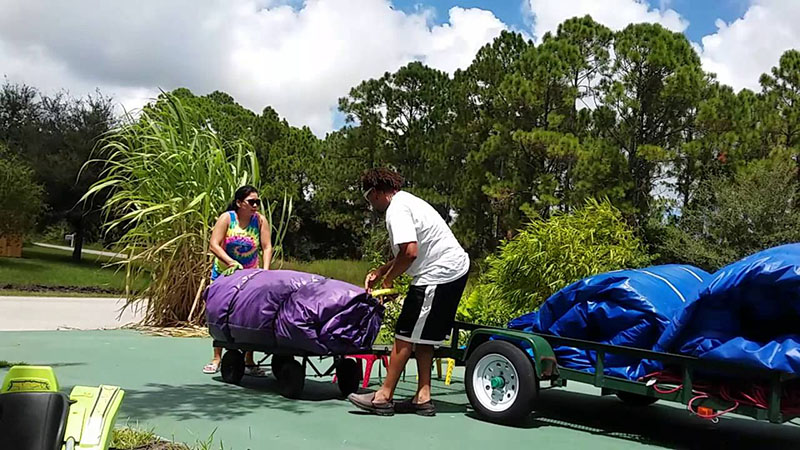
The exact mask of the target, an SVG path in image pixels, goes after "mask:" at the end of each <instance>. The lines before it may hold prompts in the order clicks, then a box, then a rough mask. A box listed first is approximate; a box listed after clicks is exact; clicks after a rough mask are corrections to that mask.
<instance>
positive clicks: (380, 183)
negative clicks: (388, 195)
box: [361, 167, 405, 192]
mask: <svg viewBox="0 0 800 450" xmlns="http://www.w3.org/2000/svg"><path fill="white" fill-rule="evenodd" d="M403 183H405V180H404V179H403V177H402V176H401V175H400V174H399V173H397V172H395V171H394V170H391V169H387V168H385V167H378V168H374V169H367V170H366V171H364V173H363V174H362V175H361V189H363V191H364V192H366V191H368V190H369V189H375V190H376V191H381V192H391V191H399V190H400V189H401V188H402V187H403Z"/></svg>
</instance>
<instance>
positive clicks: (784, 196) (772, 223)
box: [659, 151, 800, 271]
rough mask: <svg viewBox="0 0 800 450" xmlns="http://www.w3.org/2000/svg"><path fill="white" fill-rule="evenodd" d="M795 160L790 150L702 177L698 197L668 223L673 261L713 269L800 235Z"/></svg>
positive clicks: (666, 249)
mask: <svg viewBox="0 0 800 450" xmlns="http://www.w3.org/2000/svg"><path fill="white" fill-rule="evenodd" d="M796 179H797V166H796V164H795V162H794V161H793V160H792V158H791V156H790V155H789V154H788V152H785V151H776V152H775V153H774V154H773V155H772V156H771V157H770V158H768V159H764V160H756V161H752V162H750V163H748V164H746V165H744V166H743V167H741V168H740V169H739V170H737V171H736V173H735V174H734V175H733V177H727V176H723V175H719V176H716V177H714V178H711V179H710V180H708V181H707V182H705V183H703V184H702V185H701V188H700V192H699V194H698V198H697V199H696V201H695V202H694V203H693V204H692V205H690V206H689V207H688V208H685V209H684V210H683V211H682V214H681V216H680V217H679V218H678V219H677V223H676V224H674V225H672V226H668V227H666V229H665V238H664V242H663V243H662V244H661V246H660V248H659V251H660V252H661V253H662V254H663V255H664V256H665V257H666V258H667V259H668V260H670V261H677V262H685V263H689V264H694V265H697V266H700V267H702V268H704V269H706V270H709V271H714V270H716V269H718V268H720V267H722V266H724V265H726V264H729V263H731V262H733V261H735V260H737V259H740V258H743V257H744V256H747V255H749V254H751V253H755V252H757V251H760V250H763V249H765V248H769V247H773V246H776V245H781V244H786V243H790V242H797V241H800V209H798V206H800V191H799V190H798V186H797V183H796Z"/></svg>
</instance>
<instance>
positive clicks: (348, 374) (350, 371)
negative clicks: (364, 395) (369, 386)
mask: <svg viewBox="0 0 800 450" xmlns="http://www.w3.org/2000/svg"><path fill="white" fill-rule="evenodd" d="M360 382H361V368H360V366H359V365H358V363H357V362H356V361H355V360H354V359H350V358H342V359H340V360H339V362H338V363H337V364H336V383H337V384H338V385H339V391H340V392H341V393H342V395H344V396H345V397H347V396H348V395H350V394H353V393H355V392H358V385H359V384H360Z"/></svg>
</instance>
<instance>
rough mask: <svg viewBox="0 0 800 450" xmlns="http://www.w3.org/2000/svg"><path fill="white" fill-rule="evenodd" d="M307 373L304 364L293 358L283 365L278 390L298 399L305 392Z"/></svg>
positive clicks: (285, 395)
mask: <svg viewBox="0 0 800 450" xmlns="http://www.w3.org/2000/svg"><path fill="white" fill-rule="evenodd" d="M305 384H306V373H305V370H304V369H303V365H302V364H300V363H299V362H297V361H295V360H294V359H292V360H291V361H287V362H286V363H284V364H283V365H282V366H281V371H280V375H279V376H278V390H279V391H280V393H281V395H283V396H284V397H286V398H292V399H297V398H300V395H301V394H302V393H303V387H304V386H305Z"/></svg>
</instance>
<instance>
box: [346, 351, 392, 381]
mask: <svg viewBox="0 0 800 450" xmlns="http://www.w3.org/2000/svg"><path fill="white" fill-rule="evenodd" d="M347 358H353V359H355V360H356V361H358V365H359V367H362V368H364V382H363V383H361V387H364V388H366V387H367V386H369V377H370V375H371V374H372V365H373V364H375V361H377V360H378V359H380V360H381V363H382V364H383V367H385V368H386V369H388V368H389V357H388V356H386V355H381V356H378V355H373V354H366V355H347ZM362 360H363V361H364V362H366V363H367V367H364V365H363V364H362ZM378 372H379V376H380V366H378ZM333 382H334V383H336V375H334V376H333Z"/></svg>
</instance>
